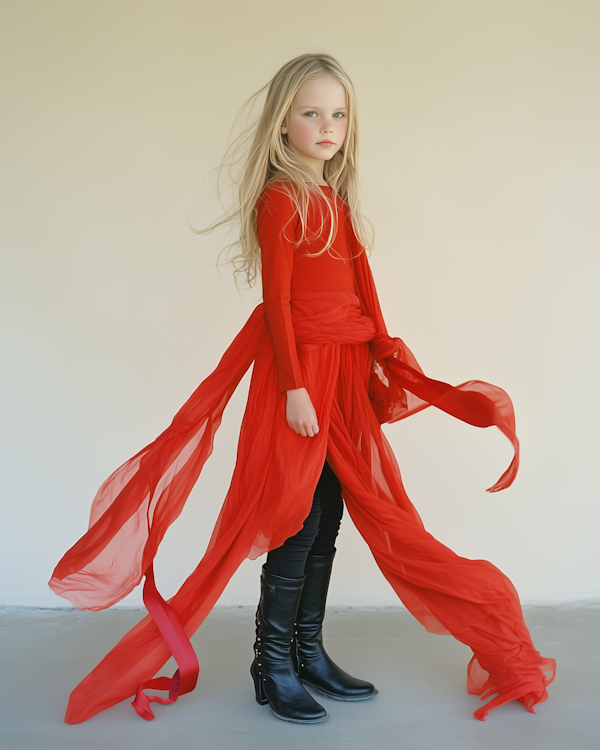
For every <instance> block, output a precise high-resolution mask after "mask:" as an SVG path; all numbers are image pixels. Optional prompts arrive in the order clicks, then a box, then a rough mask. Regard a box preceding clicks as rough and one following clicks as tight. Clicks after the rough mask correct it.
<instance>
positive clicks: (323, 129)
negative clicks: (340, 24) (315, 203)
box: [281, 73, 348, 182]
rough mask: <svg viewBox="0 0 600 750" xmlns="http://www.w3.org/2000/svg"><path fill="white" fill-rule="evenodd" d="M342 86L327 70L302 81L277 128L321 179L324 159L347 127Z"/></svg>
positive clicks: (334, 149)
mask: <svg viewBox="0 0 600 750" xmlns="http://www.w3.org/2000/svg"><path fill="white" fill-rule="evenodd" d="M347 104H348V103H347V100H346V89H345V88H344V87H343V86H342V84H341V83H340V82H339V81H338V80H337V78H334V77H333V76H331V75H329V74H328V73H326V74H323V75H321V76H319V77H318V78H312V79H310V80H309V81H305V82H304V83H303V84H302V85H301V86H300V88H299V89H298V91H297V92H296V95H295V96H294V99H293V101H292V106H291V107H290V109H289V111H288V113H287V115H286V116H285V119H284V121H283V124H282V126H281V132H282V133H287V137H288V143H289V144H290V145H291V146H292V148H293V149H294V150H295V151H297V152H298V155H299V156H300V158H301V159H302V161H304V162H305V163H306V164H307V165H308V166H309V167H310V168H311V169H312V170H313V171H314V172H315V174H316V175H317V178H318V181H319V182H323V167H324V166H325V162H326V161H329V159H331V157H332V156H333V155H334V154H335V153H337V152H338V151H339V150H340V148H341V147H342V144H343V142H344V138H345V137H346V131H347V129H348V109H347Z"/></svg>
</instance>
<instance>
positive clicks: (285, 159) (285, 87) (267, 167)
mask: <svg viewBox="0 0 600 750" xmlns="http://www.w3.org/2000/svg"><path fill="white" fill-rule="evenodd" d="M324 74H329V75H331V76H333V77H334V78H336V79H337V80H338V81H339V82H340V83H341V84H342V86H343V87H344V89H345V91H346V97H347V104H348V115H347V116H348V127H347V131H346V137H345V139H344V143H343V145H342V147H341V149H340V150H339V151H337V153H336V154H335V155H334V156H333V157H332V158H331V159H330V160H329V161H326V162H325V164H324V171H323V176H324V179H325V181H326V182H327V183H328V184H329V185H330V186H331V187H332V188H333V190H334V192H335V193H337V195H339V196H340V198H341V199H342V200H343V201H344V202H345V203H346V204H347V206H348V209H349V214H350V219H351V222H352V226H353V228H354V232H355V234H356V236H357V238H358V241H359V243H360V245H361V246H362V247H363V248H364V249H365V250H366V251H367V252H370V251H371V249H372V247H373V238H374V227H373V224H372V223H371V222H370V221H369V220H368V219H366V217H364V216H363V215H362V213H361V209H360V201H359V198H358V175H357V165H358V120H357V102H356V94H355V92H354V86H353V85H352V81H351V80H350V78H349V77H348V75H347V74H346V72H345V71H344V69H343V68H342V66H341V65H340V64H339V62H338V61H337V60H336V59H335V58H334V57H332V56H331V55H328V54H324V53H306V54H303V55H299V56H298V57H295V58H294V59H292V60H290V61H289V62H287V63H286V64H285V65H283V66H282V67H281V68H280V69H279V70H278V71H277V73H276V74H275V75H274V76H273V78H272V79H271V80H270V81H269V82H268V83H267V84H266V85H265V86H263V87H262V88H261V89H259V91H257V92H256V93H255V94H253V95H252V96H251V97H250V98H249V99H247V100H246V102H244V104H243V105H242V108H241V110H240V113H239V114H238V116H237V117H236V119H235V121H234V125H233V128H235V124H236V122H237V120H238V119H239V118H240V116H241V114H242V113H243V111H244V109H245V108H246V107H247V106H250V110H249V114H248V117H247V120H246V122H248V119H249V117H250V113H251V112H252V107H253V106H254V104H255V103H256V102H257V100H258V99H259V97H260V96H261V95H262V94H263V92H264V91H265V89H266V90H267V94H266V99H265V102H264V105H263V108H262V112H261V113H260V115H259V117H258V119H257V120H256V121H255V122H253V123H252V124H251V125H250V126H248V125H247V126H246V127H245V128H244V129H243V130H242V132H241V133H240V134H239V135H238V136H237V137H236V138H235V139H234V141H233V142H232V143H231V145H230V146H229V148H228V149H227V151H226V153H225V156H224V157H223V160H222V162H221V165H220V166H219V167H218V168H217V169H218V180H217V190H218V193H219V199H220V197H221V190H220V188H219V180H220V178H221V175H222V172H223V169H224V168H225V167H227V171H228V174H229V177H230V180H231V182H232V183H233V185H234V186H235V187H234V191H235V193H236V199H235V201H234V204H235V205H234V208H233V209H231V210H230V211H229V212H226V214H225V216H224V218H222V219H220V220H218V221H216V222H214V223H213V224H211V225H210V226H208V227H207V228H205V229H194V228H193V227H192V229H193V231H194V232H196V233H197V234H207V233H208V232H212V231H213V230H214V229H216V228H217V227H219V226H221V225H223V224H234V223H237V222H239V224H240V231H239V237H238V239H237V240H236V241H235V242H232V243H231V244H229V245H227V246H226V247H225V248H224V249H223V250H222V251H221V253H220V255H221V254H223V253H226V254H228V255H229V256H230V257H228V258H227V261H226V262H228V263H232V264H233V266H234V278H235V280H236V283H237V280H238V276H239V275H240V274H243V275H245V277H246V282H247V285H248V286H249V287H251V286H253V285H254V283H255V282H256V277H257V274H258V273H259V272H260V269H261V254H260V246H259V243H258V234H257V230H256V216H257V202H258V199H259V198H260V196H261V194H262V192H263V190H264V189H265V187H266V186H267V185H269V184H271V183H273V182H278V183H282V188H283V191H285V192H286V193H287V194H288V195H289V196H290V198H291V200H292V201H293V202H294V204H295V206H296V209H297V213H298V216H299V218H300V222H301V225H302V236H301V237H300V238H299V239H298V243H300V242H302V241H304V240H306V239H308V238H307V236H306V228H307V213H308V204H309V200H310V196H311V194H312V195H313V196H314V195H315V194H316V195H317V196H318V197H319V198H320V199H319V200H318V205H319V206H320V208H321V218H322V221H321V231H322V228H323V221H324V216H323V207H324V206H326V207H327V209H328V211H329V216H330V218H331V224H330V232H329V237H328V239H327V242H326V243H325V246H324V247H323V249H322V250H320V251H319V252H318V253H313V255H315V254H316V255H320V254H321V253H324V252H327V251H329V249H330V248H331V245H332V243H333V240H334V238H335V234H336V231H337V221H338V211H337V201H334V202H333V205H332V204H331V202H330V201H329V200H328V199H327V196H326V194H325V192H324V191H323V190H321V188H320V187H319V185H318V183H317V182H316V179H315V174H314V172H313V171H312V170H311V169H310V168H309V167H308V166H307V165H306V164H305V163H304V162H303V161H302V160H301V159H300V157H299V156H298V155H297V153H296V152H295V151H294V150H293V149H292V147H291V146H290V145H289V143H288V139H287V135H286V134H282V133H281V125H282V123H283V120H284V118H285V117H286V115H287V114H288V112H289V110H290V107H291V105H292V100H293V99H294V96H295V95H296V92H297V91H298V89H299V88H300V86H301V85H302V84H303V83H304V82H305V81H308V80H310V79H312V78H317V77H319V76H321V75H324ZM233 128H232V130H233ZM239 165H241V175H240V176H239V178H236V177H235V176H234V175H233V171H234V169H235V168H236V167H238V168H239ZM221 204H222V201H221ZM365 222H366V223H368V225H369V227H370V232H367V231H366V228H365ZM318 236H320V234H319V235H318ZM235 248H238V250H239V252H237V253H235V252H234V254H232V252H231V251H232V250H233V251H235ZM219 257H220V256H219Z"/></svg>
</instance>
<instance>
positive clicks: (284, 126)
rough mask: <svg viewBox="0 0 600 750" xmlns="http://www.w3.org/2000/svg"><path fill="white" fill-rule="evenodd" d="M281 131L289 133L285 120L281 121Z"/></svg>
mask: <svg viewBox="0 0 600 750" xmlns="http://www.w3.org/2000/svg"><path fill="white" fill-rule="evenodd" d="M281 132H282V134H283V133H287V125H286V124H285V120H284V121H283V122H282V123H281Z"/></svg>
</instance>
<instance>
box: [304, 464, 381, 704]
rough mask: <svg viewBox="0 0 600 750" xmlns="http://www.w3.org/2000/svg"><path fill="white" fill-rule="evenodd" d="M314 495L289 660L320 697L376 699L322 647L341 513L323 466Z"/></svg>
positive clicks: (337, 492)
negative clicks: (316, 508)
mask: <svg viewBox="0 0 600 750" xmlns="http://www.w3.org/2000/svg"><path fill="white" fill-rule="evenodd" d="M315 495H318V496H319V500H320V505H321V522H320V526H319V531H318V534H317V536H316V537H315V540H314V542H313V544H312V547H311V549H310V554H309V555H308V556H307V557H306V562H305V565H304V588H303V589H302V595H301V597H300V602H299V605H298V613H297V615H296V628H295V634H294V644H293V647H292V660H293V662H294V668H295V670H296V672H297V674H298V677H299V678H300V679H301V680H302V681H303V682H305V683H306V684H308V685H311V686H312V687H314V688H315V689H316V690H318V691H319V692H320V693H323V694H325V695H327V696H329V697H330V698H335V699H336V700H342V701H360V700H366V699H367V698H372V697H373V696H374V695H377V692H378V691H377V690H376V689H375V686H374V685H373V684H372V683H370V682H366V681H365V680H359V679H357V678H356V677H352V676H351V675H349V674H348V673H347V672H345V671H344V670H343V669H340V667H338V666H337V664H336V663H335V662H334V661H333V660H332V659H331V657H330V656H329V654H328V653H327V652H326V651H325V648H324V646H323V619H324V617H325V605H326V601H327V592H328V589H329V579H330V577H331V569H332V567H333V559H334V557H335V553H336V548H335V540H336V538H337V535H338V532H339V528H340V522H341V520H342V513H343V511H344V501H343V499H342V488H341V485H340V483H339V481H338V479H337V477H336V476H335V474H334V472H333V470H332V469H331V467H330V466H329V464H328V463H327V462H325V466H324V467H323V472H322V474H321V478H320V480H319V485H318V487H317V491H316V493H315Z"/></svg>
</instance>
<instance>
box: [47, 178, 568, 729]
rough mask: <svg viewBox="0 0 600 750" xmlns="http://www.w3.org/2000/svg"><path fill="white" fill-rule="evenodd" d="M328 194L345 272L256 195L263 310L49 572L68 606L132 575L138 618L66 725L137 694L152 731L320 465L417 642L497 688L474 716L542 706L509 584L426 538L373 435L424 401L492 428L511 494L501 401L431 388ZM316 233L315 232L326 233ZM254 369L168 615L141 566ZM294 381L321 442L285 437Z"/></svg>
mask: <svg viewBox="0 0 600 750" xmlns="http://www.w3.org/2000/svg"><path fill="white" fill-rule="evenodd" d="M325 191H326V192H328V194H330V195H331V199H332V200H335V201H336V202H337V204H338V206H339V208H340V211H341V215H340V222H339V226H338V235H337V236H336V240H335V244H334V250H333V251H332V252H333V255H335V254H336V253H337V254H339V255H340V256H341V258H342V259H338V258H336V257H332V256H331V255H329V254H323V255H321V256H318V257H313V258H307V257H306V256H305V251H306V249H307V247H309V249H310V247H312V248H314V249H319V247H320V246H322V244H323V239H322V240H321V245H319V243H318V242H316V241H315V242H314V243H308V244H303V245H301V246H300V247H298V248H294V245H293V239H294V238H295V237H296V236H299V226H298V220H297V217H295V216H294V212H293V206H292V203H291V201H290V199H289V198H288V197H287V196H285V195H284V194H282V193H281V192H278V191H277V190H276V189H275V186H272V187H268V188H267V189H266V190H265V191H264V193H263V195H262V196H261V199H260V201H259V214H258V232H259V240H260V244H261V249H262V253H263V283H264V303H261V304H260V305H258V306H257V307H256V309H255V310H254V312H253V313H252V315H251V316H250V318H249V319H248V321H247V323H246V324H245V326H244V327H243V329H242V330H241V331H240V333H239V334H238V336H237V337H236V338H235V339H234V341H233V342H232V344H231V345H230V347H229V348H228V349H227V351H226V352H225V354H224V356H223V358H222V359H221V362H220V363H219V365H218V367H217V368H216V369H215V370H214V372H213V373H212V374H211V375H210V376H209V377H208V378H206V379H205V380H204V381H203V382H202V383H201V384H200V386H199V387H198V388H197V390H196V391H195V392H194V393H193V394H192V396H191V397H190V399H189V400H188V401H187V402H186V403H185V404H184V406H183V407H182V408H181V409H180V411H179V412H178V413H177V414H176V415H175V418H174V419H173V422H172V424H171V425H170V426H169V427H168V428H167V429H166V430H165V431H164V432H163V433H162V434H161V435H159V437H158V438H157V439H156V440H155V441H153V442H152V443H150V444H149V445H148V446H146V447H145V448H143V449H142V450H141V451H140V452H139V453H138V454H137V455H136V456H134V457H133V458H131V459H130V460H129V461H127V462H126V463H125V464H123V466H121V467H120V468H119V469H117V470H116V471H115V472H114V474H112V475H111V476H110V477H109V478H108V479H107V480H106V482H105V483H104V484H103V485H102V487H101V488H100V489H99V491H98V493H97V495H96V498H95V499H94V503H93V505H92V512H91V518H90V527H89V530H88V532H87V533H86V534H85V535H84V536H83V537H82V538H81V539H80V540H79V542H77V543H76V544H75V545H74V546H73V547H72V548H71V549H70V550H69V551H68V552H67V553H66V554H65V555H64V557H63V558H62V560H61V561H60V562H59V564H58V565H57V567H56V569H55V571H54V575H53V577H52V579H51V581H50V586H51V587H52V589H53V590H54V591H55V592H56V593H58V594H60V595H61V596H64V597H66V598H67V599H69V600H70V601H71V602H72V603H73V604H74V605H75V606H76V607H78V608H80V609H103V608H105V607H108V606H110V605H111V604H114V603H115V602H117V601H119V600H120V599H122V598H123V597H124V596H125V595H126V594H127V593H129V591H131V590H132V589H133V588H134V587H135V586H136V585H137V584H138V583H139V582H140V580H141V578H142V576H143V575H144V574H145V575H146V584H145V587H144V595H145V598H144V600H145V602H146V605H147V607H148V609H149V611H150V612H151V614H149V615H148V616H147V617H146V618H145V619H144V620H143V621H142V622H140V623H139V624H138V625H136V626H135V627H134V628H133V629H132V630H131V631H130V632H129V633H127V634H126V635H125V636H124V637H123V638H122V640H121V641H120V642H119V643H118V644H117V645H116V646H115V647H114V648H113V650H112V651H111V652H110V653H109V654H107V656H106V657H105V658H104V659H103V660H102V662H100V664H99V665H98V666H97V667H96V668H95V669H94V670H93V671H92V672H91V673H90V674H89V675H88V676H87V677H86V678H84V680H83V681H82V682H81V683H80V684H79V685H78V686H77V687H76V688H75V690H73V692H72V694H71V698H70V701H69V707H68V709H67V715H66V717H65V720H66V721H67V722H69V723H77V722H80V721H84V720H85V719H87V718H89V717H90V716H93V715H94V714H95V713H97V712H98V711H101V710H103V709H105V708H108V707H109V706H111V705H114V704H115V703H117V702H119V701H121V700H124V699H125V698H127V697H129V696H131V695H133V694H134V693H136V690H137V694H136V700H135V701H134V706H135V708H136V710H137V711H138V713H139V714H140V715H142V716H144V717H145V718H148V719H149V718H152V716H153V714H152V712H151V710H150V706H149V704H148V698H147V697H146V696H145V695H144V693H143V688H145V687H155V688H159V689H169V691H170V692H169V698H168V699H164V698H161V699H160V700H161V702H173V701H174V700H176V698H177V696H178V695H181V694H183V693H185V692H189V691H190V690H192V689H193V687H194V685H195V682H196V677H197V661H196V660H195V655H194V653H193V650H192V649H191V646H190V644H189V642H188V641H187V638H189V637H190V636H191V635H192V633H194V632H195V630H196V629H197V628H198V627H199V626H200V624H201V623H202V621H203V620H204V618H205V617H206V615H207V614H208V613H209V612H210V610H211V609H212V607H213V605H214V604H215V602H216V601H217V599H218V597H219V595H220V594H221V592H222V591H223V589H224V588H225V586H226V584H227V582H228V580H229V579H230V578H231V576H232V575H233V573H234V572H235V570H236V569H237V567H238V566H239V565H240V563H241V562H242V561H243V559H244V558H246V557H250V558H252V559H254V558H256V557H258V556H259V555H261V554H263V553H265V552H267V551H268V550H270V549H274V548H276V547H279V546H280V545H281V544H283V542H284V541H285V540H286V539H287V538H289V537H290V536H292V535H293V534H295V533H296V532H297V531H299V530H300V528H302V524H303V522H304V519H305V518H306V516H307V515H308V512H309V510H310V507H311V504H312V497H313V492H314V489H315V486H316V484H317V481H318V478H319V475H320V472H321V469H322V467H323V463H324V461H325V459H327V461H328V463H329V464H330V466H331V467H332V469H333V471H334V473H335V475H336V476H337V477H338V479H339V481H340V483H341V486H342V494H343V497H344V500H345V503H346V507H347V508H348V512H349V513H350V515H351V517H352V519H353V521H354V523H355V525H356V527H357V528H358V530H359V532H360V533H361V535H362V536H363V538H364V539H365V541H366V542H367V544H368V545H369V547H370V549H371V551H372V553H373V555H374V557H375V560H376V562H377V564H378V566H379V567H380V569H381V571H382V573H383V574H384V576H385V577H386V579H387V580H388V581H389V583H390V584H391V585H392V587H393V588H394V590H395V591H396V593H397V594H398V596H399V597H400V598H401V600H402V601H403V602H404V604H405V605H406V607H407V608H408V609H409V610H410V612H411V613H412V614H413V615H414V616H415V617H416V618H417V619H418V620H419V621H420V622H421V623H422V624H423V625H424V626H425V628H426V629H427V630H429V631H430V632H433V633H446V634H448V633H450V634H452V635H454V637H455V638H457V639H458V640H460V641H461V642H463V643H465V644H467V645H468V646H470V648H471V649H472V651H473V658H472V659H471V662H470V663H469V667H468V679H467V688H468V690H469V692H471V693H475V694H478V695H482V698H485V697H488V696H491V695H492V694H494V693H497V695H496V697H494V698H492V699H491V700H490V701H489V702H488V703H487V704H486V705H485V706H482V707H481V708H479V709H478V710H477V711H476V712H475V716H476V717H477V718H479V719H484V718H485V716H486V714H487V713H488V712H489V710H490V709H492V708H494V707H496V706H498V705H501V704H502V703H506V702H507V701H509V700H513V699H518V700H520V701H521V702H522V703H524V705H525V707H526V708H527V709H528V710H530V711H531V710H533V706H534V705H535V704H536V703H539V702H540V701H543V700H545V699H546V698H547V693H546V685H547V684H548V683H549V682H551V680H552V679H553V678H554V672H555V668H556V664H555V662H554V660H553V659H548V658H543V657H542V656H540V654H539V653H538V652H537V651H536V650H535V648H534V646H533V644H532V642H531V638H530V635H529V632H528V630H527V628H526V626H525V623H524V621H523V617H522V611H521V606H520V603H519V599H518V596H517V593H516V591H515V589H514V587H513V586H512V584H511V582H510V581H509V580H508V578H506V576H504V575H503V574H502V573H501V572H500V571H499V570H498V569H497V568H496V567H495V566H494V565H492V564H491V563H489V562H487V561H485V560H468V559H466V558H462V557H459V556H458V555H456V554H455V553H454V552H452V551H451V550H450V549H448V548H447V547H445V546H444V545H443V544H441V543H440V542H438V541H437V540H436V539H434V538H433V537H432V536H431V535H430V534H428V533H427V532H426V531H425V529H424V528H423V524H422V522H421V520H420V518H419V516H418V514H417V512H416V510H415V508H414V507H413V505H412V504H411V502H410V500H409V499H408V497H407V495H406V492H405V490H404V487H403V485H402V480H401V477H400V472H399V469H398V466H397V463H396V460H395V457H394V455H393V453H392V450H391V447H390V446H389V444H388V442H387V440H386V439H385V436H384V435H383V432H382V431H381V427H380V423H382V422H394V421H396V420H398V419H402V418H405V417H407V416H410V415H411V414H414V413H415V412H417V411H419V410H421V409H424V408H426V407H428V406H430V405H433V406H436V407H437V408H439V409H442V410H444V411H446V412H447V413H449V414H451V415H452V416H455V417H457V418H459V419H461V420H463V421H465V422H468V423H470V424H473V425H476V426H479V427H487V426H491V425H495V426H497V427H498V428H499V429H500V430H501V431H502V432H503V433H504V434H505V435H506V436H507V437H508V438H509V439H510V440H511V442H512V444H513V446H514V448H515V458H514V459H513V462H512V463H511V465H510V467H509V468H508V469H507V471H506V472H505V473H504V475H503V476H502V477H501V478H500V479H499V480H498V482H497V483H496V484H495V485H494V486H493V487H491V488H490V491H498V490H501V489H504V488H505V487H508V486H509V485H510V484H511V483H512V481H513V479H514V476H515V474H516V471H517V465H518V441H517V438H516V435H515V431H514V429H515V427H514V413H513V408H512V403H511V401H510V398H509V397H508V395H507V394H506V393H505V392H504V391H503V390H502V389H500V388H498V387H496V386H493V385H490V384H489V383H484V382H482V381H476V380H474V381H468V382H467V383H463V384H462V385H459V386H456V387H452V386H450V385H448V384H446V383H443V382H441V381H436V380H432V379H431V378H428V377H427V376H426V375H425V374H424V373H423V372H422V370H421V368H420V367H419V365H418V363H417V361H416V359H415V358H414V356H413V355H412V353H411V352H410V350H409V349H408V348H407V347H406V346H405V344H404V343H403V342H402V341H401V340H400V339H398V338H391V337H390V336H389V335H388V333H387V329H386V327H385V323H384V321H383V317H382V314H381V309H380V307H379V302H378V299H377V292H376V289H375V285H374V283H373V278H372V276H371V272H370V269H369V265H368V262H367V258H366V256H365V253H364V252H361V251H362V248H361V247H360V244H359V242H358V240H357V238H356V236H355V234H354V232H353V229H352V225H351V222H350V220H349V217H348V215H347V208H346V207H345V206H344V204H343V202H342V201H341V200H340V199H339V198H338V197H336V196H334V195H333V191H332V190H331V188H325ZM316 200H317V199H316V197H315V198H314V202H313V201H312V200H311V206H310V208H311V212H310V214H309V221H308V229H309V231H313V232H314V231H317V230H318V227H319V224H320V217H319V212H318V211H317V203H316ZM313 209H314V210H313ZM324 215H325V217H327V212H325V214H324ZM288 219H291V221H290V223H289V224H288V226H287V228H285V232H287V235H286V236H287V239H286V236H284V235H282V230H283V229H284V225H285V224H286V223H287V220H288ZM315 222H316V225H315ZM327 229H328V227H327V222H326V226H325V231H324V238H326V236H327V234H328V231H327ZM350 255H352V256H353V260H352V263H351V264H350V262H349V258H350ZM344 259H345V260H344ZM351 269H353V273H351ZM374 363H376V364H377V366H376V367H374V366H373V365H374ZM252 364H253V371H252V379H251V383H250V390H249V394H248V404H247V407H246V411H245V414H244V418H243V421H242V426H241V431H240V441H239V445H238V455H237V462H236V466H235V470H234V473H233V477H232V481H231V485H230V488H229V491H228V493H227V497H226V498H225V502H224V504H223V507H222V510H221V513H220V515H219V518H218V520H217V523H216V526H215V529H214V531H213V534H212V537H211V540H210V542H209V545H208V548H207V551H206V553H205V555H204V557H203V558H202V560H201V561H200V563H199V565H198V567H197V568H196V570H195V571H194V572H193V573H192V574H191V575H190V576H189V578H188V579H187V580H186V582H185V583H184V584H183V586H182V587H181V589H180V590H179V591H178V592H177V594H175V596H174V597H173V598H172V599H171V600H170V601H169V605H166V604H165V603H164V602H162V600H160V598H159V597H158V594H157V592H156V590H155V588H154V586H153V571H152V561H153V559H154V556H155V554H156V550H157V548H158V545H159V544H160V541H161V540H162V537H163V536H164V534H165V532H166V530H167V528H168V526H169V525H170V524H171V523H172V522H173V521H174V520H175V519H176V518H177V516H178V515H179V513H180V512H181V509H182V508H183V505H184V503H185V501H186V499H187V496H188V494H189V492H190V491H191V489H192V487H193V485H194V484H195V482H196V480H197V478H198V475H199V474H200V471H201V469H202V466H203V465H204V462H205V461H206V459H207V458H208V456H209V455H210V453H211V451H212V445H213V438H214V434H215V432H216V430H217V428H218V426H219V424H220V420H221V415H222V412H223V410H224V408H225V406H226V404H227V402H228V400H229V398H230V397H231V395H232V393H233V392H234V390H235V388H236V387H237V384H238V383H239V381H240V380H241V378H242V377H243V375H244V373H245V372H246V371H247V370H248V368H249V367H250V366H251V365H252ZM301 386H305V387H306V388H307V390H308V393H309V394H310V397H311V400H312V402H313V405H314V407H315V410H316V413H317V418H318V422H319V428H320V430H319V432H318V434H317V435H316V436H314V437H313V438H305V437H301V436H300V435H297V434H296V433H295V432H294V431H293V430H291V429H290V427H289V426H288V425H287V422H286V418H285V404H286V394H285V392H284V391H285V390H289V389H291V388H297V387H301ZM171 654H173V655H174V656H175V658H176V660H177V662H178V664H179V667H180V670H178V672H177V673H176V675H175V676H174V677H173V678H172V679H169V678H158V679H157V680H154V681H153V680H151V678H152V676H153V675H154V674H155V673H156V672H157V670H158V669H160V667H161V666H162V665H163V664H164V663H165V661H166V660H167V659H168V658H169V656H171ZM150 699H151V700H152V699H153V698H150Z"/></svg>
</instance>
